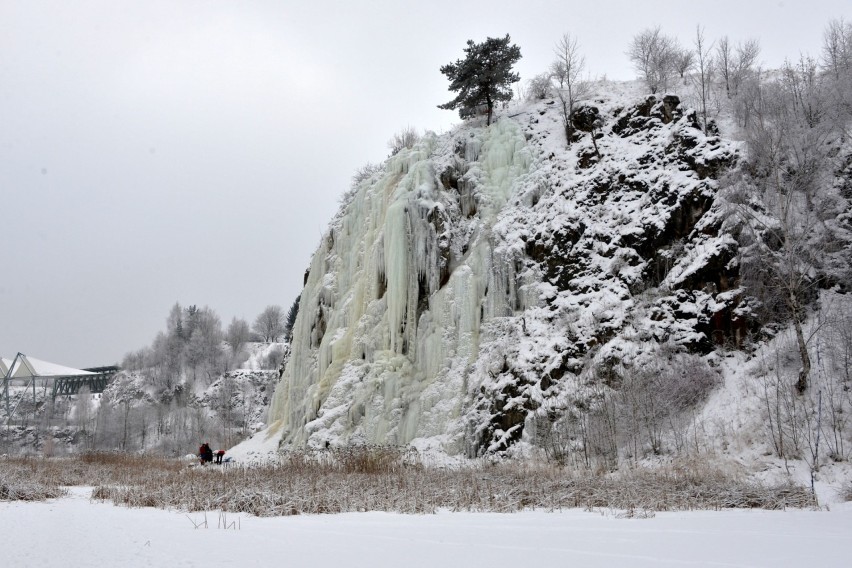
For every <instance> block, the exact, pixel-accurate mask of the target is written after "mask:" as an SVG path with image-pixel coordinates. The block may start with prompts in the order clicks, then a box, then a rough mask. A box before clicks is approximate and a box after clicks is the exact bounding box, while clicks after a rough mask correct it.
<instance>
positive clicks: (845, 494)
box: [840, 481, 852, 501]
mask: <svg viewBox="0 0 852 568" xmlns="http://www.w3.org/2000/svg"><path fill="white" fill-rule="evenodd" d="M840 497H841V498H842V499H843V500H844V501H852V481H850V482H848V483H847V484H846V485H844V486H843V487H842V488H841V489H840Z"/></svg>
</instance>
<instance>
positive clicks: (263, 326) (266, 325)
mask: <svg viewBox="0 0 852 568" xmlns="http://www.w3.org/2000/svg"><path fill="white" fill-rule="evenodd" d="M285 323H286V320H285V316H284V309H283V308H282V307H281V306H277V305H272V306H266V309H264V310H263V311H262V312H261V313H260V315H258V316H257V319H255V320H254V326H252V329H253V330H254V332H255V333H256V334H257V335H259V336H260V337H262V338H263V341H266V342H270V341H278V338H279V337H281V335H282V334H283V333H284V325H285Z"/></svg>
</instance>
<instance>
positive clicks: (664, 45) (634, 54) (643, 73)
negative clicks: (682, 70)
mask: <svg viewBox="0 0 852 568" xmlns="http://www.w3.org/2000/svg"><path fill="white" fill-rule="evenodd" d="M681 52H682V50H681V48H680V46H678V44H677V40H676V39H674V38H673V37H669V36H667V35H664V34H663V33H662V31H661V30H660V26H657V27H655V28H647V29H645V30H643V31H642V32H640V33H639V34H637V35H636V36H634V37H633V40H632V41H631V42H630V46H629V47H628V49H627V56H628V57H629V58H630V61H631V62H632V63H633V65H634V66H635V67H636V71H638V72H639V75H640V77H641V78H642V79H643V80H644V81H645V83H646V84H647V85H648V88H649V89H650V90H651V92H652V93H658V92H663V91H665V90H667V89H668V88H669V84H670V82H671V79H672V77H673V76H674V75H675V74H676V73H677V63H678V57H679V55H680V54H681Z"/></svg>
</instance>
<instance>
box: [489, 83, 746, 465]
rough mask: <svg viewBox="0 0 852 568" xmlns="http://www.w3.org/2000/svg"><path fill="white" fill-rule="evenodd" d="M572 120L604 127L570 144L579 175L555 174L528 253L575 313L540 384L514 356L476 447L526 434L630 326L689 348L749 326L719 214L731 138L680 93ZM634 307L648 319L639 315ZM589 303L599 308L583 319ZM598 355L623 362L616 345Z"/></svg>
mask: <svg viewBox="0 0 852 568" xmlns="http://www.w3.org/2000/svg"><path fill="white" fill-rule="evenodd" d="M545 116H546V115H545ZM540 120H544V119H540ZM572 121H573V126H574V128H575V129H576V130H577V131H580V132H586V133H596V134H597V140H596V141H595V142H596V144H595V145H594V146H593V145H592V144H591V139H590V137H588V136H586V137H584V138H583V141H579V142H575V143H574V144H573V145H572V147H571V149H570V150H571V151H574V152H575V153H576V156H577V159H576V168H577V169H576V170H574V171H573V172H571V171H570V170H569V171H568V172H567V173H566V172H565V170H563V169H562V168H561V167H554V168H553V169H552V173H550V177H548V178H547V181H546V185H547V186H548V187H550V188H551V191H550V192H549V193H547V194H545V195H543V196H541V198H540V199H539V200H537V201H536V203H534V204H532V205H531V212H530V213H527V214H528V215H530V219H528V220H526V221H525V222H526V223H527V226H528V227H529V229H528V231H526V232H525V233H524V235H523V237H522V240H523V249H522V250H523V251H524V258H523V259H522V262H523V264H525V265H526V266H528V267H529V268H530V269H532V270H537V271H540V273H541V274H542V277H543V280H544V281H545V282H546V283H547V284H548V285H550V286H551V287H552V288H551V290H552V292H551V296H550V299H548V300H547V301H546V302H545V306H544V308H543V310H544V311H545V313H550V314H552V315H551V316H548V317H551V318H553V319H558V318H559V317H565V316H560V315H559V314H561V313H563V311H564V309H565V308H564V307H563V306H565V305H572V306H575V307H574V308H573V310H575V311H573V312H570V313H572V314H573V315H570V316H567V317H568V318H569V320H570V319H571V318H576V320H577V322H576V323H573V324H572V325H571V326H570V327H569V330H571V331H568V330H566V333H567V335H568V337H567V338H566V340H565V341H563V342H561V343H560V346H559V347H558V348H556V353H558V355H552V356H551V358H550V359H549V360H548V361H546V362H545V361H542V362H541V363H540V364H536V366H535V370H534V371H533V373H532V374H533V376H534V377H535V378H534V379H531V378H530V376H529V375H530V370H529V369H525V370H522V369H513V365H512V364H511V363H509V364H508V365H507V368H506V369H504V373H503V374H502V375H500V377H503V378H502V379H501V378H500V377H497V378H495V381H496V382H497V383H498V384H503V385H506V384H509V385H511V387H503V388H502V389H500V390H498V391H494V392H491V391H487V392H484V393H483V395H482V396H483V398H484V400H483V402H482V404H484V405H486V406H485V408H487V409H488V413H489V415H490V416H491V417H492V418H491V422H490V426H489V428H487V429H486V431H483V432H481V434H482V437H481V447H482V448H483V449H485V448H490V451H494V450H495V448H496V449H500V448H503V447H505V446H507V445H508V444H511V443H512V442H513V441H514V440H516V439H519V438H520V436H521V435H522V429H523V427H524V421H525V418H526V416H528V415H529V413H531V412H536V409H538V408H539V406H540V400H541V397H544V399H545V400H546V399H547V397H548V396H550V395H551V393H553V392H556V391H558V390H559V388H560V385H561V384H564V383H565V381H577V377H578V376H580V374H581V373H583V372H584V369H585V367H586V366H587V365H588V364H589V363H588V361H589V358H590V356H591V355H592V354H595V353H609V351H608V350H610V349H612V347H611V345H616V344H617V342H618V341H619V339H618V338H619V337H621V334H623V332H624V330H625V329H626V328H627V326H628V322H629V325H630V326H631V328H633V329H636V330H638V331H639V333H640V335H642V334H644V336H646V337H648V338H651V339H653V340H655V341H657V342H660V343H663V342H673V343H674V344H676V345H679V346H681V348H686V349H688V350H690V351H693V352H695V353H707V352H709V351H710V350H712V349H713V348H714V346H715V345H718V344H723V343H730V344H740V343H741V342H742V340H743V338H744V337H745V335H746V333H747V332H748V331H749V327H750V326H752V325H753V323H752V322H750V321H749V320H748V319H747V317H746V316H745V315H743V314H740V313H739V312H738V311H737V308H738V306H739V305H740V302H741V301H742V294H741V292H739V289H738V286H739V273H738V265H737V263H736V262H735V259H736V256H737V246H736V244H735V242H734V241H733V239H730V238H726V237H725V236H724V235H720V231H719V227H720V219H721V218H720V217H719V212H717V211H715V210H714V204H715V202H716V191H717V187H718V186H717V183H716V180H717V179H718V178H719V177H720V176H721V175H722V173H723V172H724V170H725V169H727V168H730V167H733V166H734V165H735V164H736V161H737V152H736V146H735V145H733V144H732V143H730V142H726V141H723V140H721V139H719V138H718V137H717V136H709V137H708V136H705V135H704V134H703V132H702V131H701V130H700V129H699V125H698V123H697V120H696V117H695V114H694V113H693V112H684V110H683V109H682V108H681V104H680V99H679V98H678V97H676V96H674V95H667V96H665V97H662V98H659V97H648V98H647V99H644V100H641V101H639V102H638V103H637V104H636V105H633V106H631V107H627V108H616V109H612V110H608V109H606V105H605V104H600V105H599V104H597V103H596V104H583V105H580V106H579V107H578V108H577V109H576V111H575V113H574V114H573V115H572ZM537 125H538V122H535V123H533V122H531V123H530V126H529V127H528V132H527V137H528V139H529V140H530V141H531V143H536V141H537V136H540V135H541V134H539V132H540V131H541V129H540V128H539V127H538V126H537ZM565 211H570V212H572V213H570V214H567V215H566V213H564V212H565ZM646 291H647V293H648V294H647V295H646ZM646 296H647V297H646ZM602 305H612V306H613V307H612V308H611V309H602V307H601V306H602ZM636 310H639V311H644V313H646V314H647V315H646V316H644V317H645V319H644V320H638V319H637V318H636V316H634V315H632V314H633V313H634V312H635V311H636ZM595 311H600V315H596V316H594V317H593V318H591V319H589V318H588V315H587V314H589V313H590V312H595ZM584 318H586V319H589V321H588V323H585V320H584ZM613 341H615V343H611V342H613ZM509 359H510V360H511V358H509ZM603 359H604V360H607V361H609V362H610V364H611V366H615V365H617V364H628V365H629V362H625V361H623V360H622V358H621V356H620V355H619V354H618V352H617V351H613V352H612V354H608V355H606V356H605V357H603ZM525 373H526V374H525ZM595 375H596V376H597V374H595ZM601 376H604V375H601ZM607 376H609V375H607ZM617 385H618V381H617V380H613V381H612V384H610V385H608V387H609V388H617Z"/></svg>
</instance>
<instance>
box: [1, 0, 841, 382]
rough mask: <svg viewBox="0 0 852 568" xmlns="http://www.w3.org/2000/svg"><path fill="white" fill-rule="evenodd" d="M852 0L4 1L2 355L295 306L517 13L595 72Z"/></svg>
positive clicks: (773, 30) (784, 23) (81, 350)
mask: <svg viewBox="0 0 852 568" xmlns="http://www.w3.org/2000/svg"><path fill="white" fill-rule="evenodd" d="M841 16H843V17H844V18H845V19H846V20H850V19H852V6H850V3H849V2H848V1H828V0H825V1H796V2H792V1H789V0H787V1H784V2H777V1H772V2H770V1H749V2H746V1H744V0H739V1H728V0H716V1H713V2H704V1H702V2H691V1H690V2H687V1H683V2H677V1H668V2H664V1H657V2H653V1H641V2H640V1H635V2H634V1H605V0H601V1H598V2H574V1H567V0H563V1H558V2H557V1H552V2H544V1H536V0H526V1H514V2H503V1H495V2H461V1H460V0H455V1H434V2H428V1H426V2H424V1H420V2H403V1H400V0H395V1H392V0H388V1H373V2H354V1H348V2H346V1H340V2H322V1H314V2H304V1H300V2H290V1H286V0H277V1H268V2H259V1H256V2H248V1H245V2H243V1H240V2H237V1H213V0H199V1H177V0H167V1H160V0H146V1H136V2H129V1H122V2H115V1H109V0H105V1H102V2H86V1H77V2H64V1H56V2H41V1H34V0H20V1H15V0H0V198H2V199H0V213H2V233H0V263H2V264H0V354H1V355H3V356H5V357H13V356H14V355H15V353H16V352H17V351H22V352H24V353H27V354H28V355H32V356H34V357H38V358H41V359H46V360H50V361H55V362H57V363H62V364H66V365H72V366H74V365H76V366H91V365H101V364H109V363H112V362H115V361H119V360H120V359H121V357H122V356H123V355H124V353H126V352H127V351H130V350H134V349H138V348H140V347H142V346H144V345H147V344H149V343H150V341H151V340H152V339H153V337H154V335H155V334H156V333H157V331H159V330H161V329H163V327H164V322H165V318H166V315H167V314H168V311H169V308H170V307H171V305H172V304H173V303H174V302H175V301H179V302H181V304H183V305H189V304H197V305H199V306H203V305H209V306H210V307H212V308H213V309H215V310H216V311H217V312H218V313H219V315H220V316H221V318H222V322H223V325H227V323H228V322H229V321H230V319H231V317H233V316H237V317H244V318H246V319H247V320H249V321H250V322H251V320H252V319H253V318H254V317H255V316H256V315H257V314H258V313H259V312H260V311H261V310H262V309H263V308H264V307H265V306H266V305H268V304H272V303H276V304H281V305H283V306H285V308H286V307H287V306H289V304H290V303H291V302H292V300H293V299H294V298H295V296H296V295H297V294H298V293H299V291H300V289H301V284H302V275H303V272H304V269H305V267H306V266H307V265H308V262H309V258H310V255H311V253H312V252H313V250H314V248H315V247H316V245H317V243H318V241H319V237H320V235H321V233H322V231H323V230H324V229H325V227H326V225H327V223H328V221H329V219H330V217H331V216H332V215H333V213H334V211H335V210H336V208H337V203H338V197H339V195H340V194H341V193H342V192H343V191H345V190H346V189H347V187H348V185H349V180H350V178H351V175H352V173H353V171H354V170H355V169H356V168H357V167H358V166H360V165H362V164H364V163H365V162H367V161H373V162H378V161H380V160H382V159H383V158H384V157H385V156H386V154H387V148H386V142H387V140H388V139H389V138H390V137H391V135H392V134H393V133H394V132H396V131H397V130H399V129H400V128H401V127H403V126H406V125H411V126H414V127H416V128H418V129H420V130H423V129H431V130H435V131H438V132H440V131H443V130H447V129H448V128H449V127H450V126H451V125H452V124H454V123H455V122H457V117H456V115H455V113H453V112H449V111H441V110H438V109H437V108H436V105H437V104H440V103H443V102H446V101H447V100H449V99H450V98H452V95H451V94H450V93H448V92H447V90H446V86H447V82H446V80H445V78H444V77H443V76H442V75H441V74H440V73H439V71H438V68H439V67H440V66H441V65H443V64H445V63H447V62H450V61H453V60H455V59H458V58H459V57H461V55H462V48H463V47H464V45H465V41H466V40H467V39H474V40H476V41H481V40H482V39H484V38H485V37H486V36H492V37H496V36H502V35H503V34H505V33H510V34H511V35H512V39H513V41H514V42H515V43H517V44H518V45H519V46H520V47H521V52H522V54H523V56H524V58H523V60H522V61H521V63H520V64H519V67H518V70H519V72H520V73H521V76H522V78H523V79H528V78H530V77H531V76H532V75H534V74H536V73H539V72H541V71H543V70H545V68H546V67H547V65H548V63H549V62H550V60H551V50H552V46H553V44H554V42H555V41H556V40H557V39H558V37H559V36H560V35H561V34H562V33H563V32H565V31H569V32H571V33H573V34H575V35H576V36H577V37H578V38H579V41H580V43H581V46H582V50H583V52H584V53H585V55H586V59H587V65H588V69H589V71H590V72H591V73H592V74H593V75H595V76H599V75H603V74H606V75H607V77H609V78H612V79H629V78H632V77H633V72H632V70H631V68H630V65H629V63H628V62H627V59H626V57H625V56H624V51H625V47H626V45H627V43H628V41H629V39H630V37H631V36H632V35H633V34H635V33H636V32H638V31H640V30H641V29H643V28H644V27H647V26H652V25H655V24H660V25H662V26H663V29H664V31H665V32H666V33H669V34H672V35H677V36H679V37H680V39H681V41H682V42H683V43H684V44H687V43H689V42H690V41H691V37H692V34H693V33H694V29H695V25H696V24H697V23H701V24H702V25H704V26H705V29H706V34H707V36H708V38H712V39H715V38H717V37H718V36H720V35H723V34H727V35H729V36H730V37H731V39H732V40H734V41H737V40H741V39H747V38H749V37H757V38H759V39H760V40H761V45H762V48H763V53H762V57H761V61H762V63H763V64H764V65H765V66H767V67H777V66H779V65H780V64H781V63H782V62H783V59H784V57H793V58H795V57H797V56H798V54H799V51H808V52H811V53H814V54H816V53H817V52H818V50H819V45H820V41H821V33H822V29H823V27H824V26H825V24H826V23H827V22H828V20H829V19H831V18H836V17H841Z"/></svg>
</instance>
